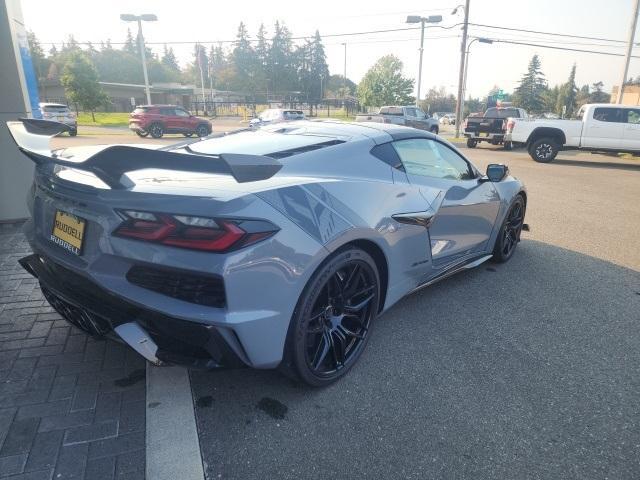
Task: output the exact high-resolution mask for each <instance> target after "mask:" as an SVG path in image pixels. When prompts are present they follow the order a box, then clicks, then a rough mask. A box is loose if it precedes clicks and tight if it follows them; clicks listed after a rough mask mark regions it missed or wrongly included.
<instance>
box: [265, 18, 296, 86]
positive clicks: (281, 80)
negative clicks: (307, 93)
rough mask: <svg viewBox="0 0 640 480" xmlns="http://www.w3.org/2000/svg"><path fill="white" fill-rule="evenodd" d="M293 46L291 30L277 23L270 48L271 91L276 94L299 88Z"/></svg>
mask: <svg viewBox="0 0 640 480" xmlns="http://www.w3.org/2000/svg"><path fill="white" fill-rule="evenodd" d="M292 45H293V44H292V41H291V33H290V32H289V29H288V28H287V27H286V26H285V25H284V24H283V23H282V24H281V23H280V22H279V21H276V23H275V25H274V34H273V38H272V39H271V46H270V48H269V69H270V72H269V73H270V75H271V76H270V80H271V82H270V83H271V86H272V88H270V90H272V91H274V92H284V91H290V90H293V89H295V87H296V86H297V81H296V80H297V78H296V77H297V72H296V69H295V66H294V65H293V49H292Z"/></svg>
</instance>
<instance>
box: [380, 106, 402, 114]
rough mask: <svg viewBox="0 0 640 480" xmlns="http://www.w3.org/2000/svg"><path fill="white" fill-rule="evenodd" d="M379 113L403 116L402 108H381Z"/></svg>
mask: <svg viewBox="0 0 640 480" xmlns="http://www.w3.org/2000/svg"><path fill="white" fill-rule="evenodd" d="M380 113H381V114H384V115H403V112H402V107H382V108H381V109H380Z"/></svg>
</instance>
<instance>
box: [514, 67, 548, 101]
mask: <svg viewBox="0 0 640 480" xmlns="http://www.w3.org/2000/svg"><path fill="white" fill-rule="evenodd" d="M546 89H547V81H546V80H545V78H544V73H542V70H541V63H540V57H538V55H534V56H533V57H531V61H530V62H529V66H528V68H527V73H525V74H524V75H523V77H522V79H521V80H520V85H519V86H518V87H517V88H516V89H515V91H514V95H513V103H514V104H515V105H516V106H518V107H521V108H524V109H525V110H528V111H529V113H541V112H543V111H544V107H545V102H544V96H543V93H544V92H545V90H546Z"/></svg>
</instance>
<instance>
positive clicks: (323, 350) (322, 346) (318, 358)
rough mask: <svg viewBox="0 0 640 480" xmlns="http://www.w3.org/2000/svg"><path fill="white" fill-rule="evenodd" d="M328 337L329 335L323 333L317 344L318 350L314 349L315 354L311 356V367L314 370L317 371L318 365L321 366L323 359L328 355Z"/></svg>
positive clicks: (329, 346)
mask: <svg viewBox="0 0 640 480" xmlns="http://www.w3.org/2000/svg"><path fill="white" fill-rule="evenodd" d="M328 336H329V333H328V332H326V331H325V332H324V334H323V335H322V338H321V339H320V341H319V342H318V348H317V349H316V352H315V353H314V355H313V359H312V360H311V366H312V367H313V369H314V370H317V369H318V368H319V367H320V365H322V362H324V359H325V358H326V357H327V353H329V349H330V348H331V343H330V341H329V340H328V339H327V337H328Z"/></svg>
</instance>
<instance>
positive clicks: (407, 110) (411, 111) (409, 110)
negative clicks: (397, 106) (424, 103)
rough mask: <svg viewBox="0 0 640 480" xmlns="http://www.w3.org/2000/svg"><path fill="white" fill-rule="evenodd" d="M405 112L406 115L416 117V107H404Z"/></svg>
mask: <svg viewBox="0 0 640 480" xmlns="http://www.w3.org/2000/svg"><path fill="white" fill-rule="evenodd" d="M404 111H405V114H406V115H407V117H417V116H418V115H417V113H416V109H415V108H405V109H404Z"/></svg>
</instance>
